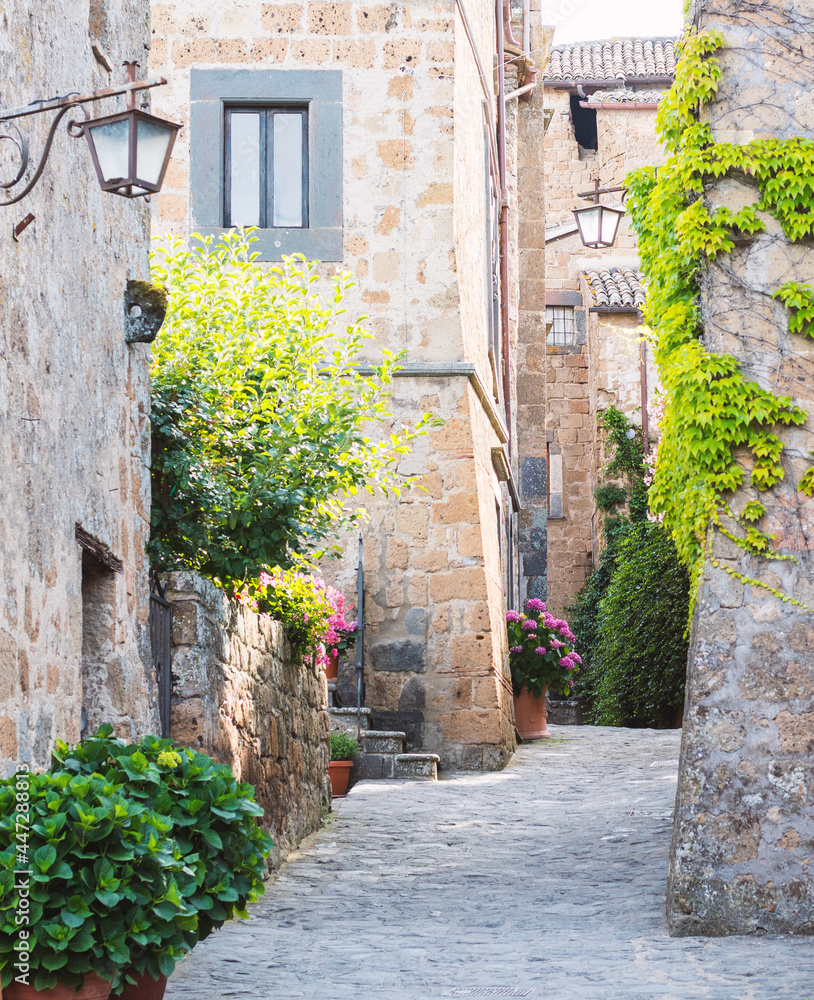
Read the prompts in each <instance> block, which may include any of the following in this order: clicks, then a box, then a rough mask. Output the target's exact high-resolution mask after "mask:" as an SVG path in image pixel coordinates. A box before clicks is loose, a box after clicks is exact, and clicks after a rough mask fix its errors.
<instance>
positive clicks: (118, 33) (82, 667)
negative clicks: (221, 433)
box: [0, 0, 154, 773]
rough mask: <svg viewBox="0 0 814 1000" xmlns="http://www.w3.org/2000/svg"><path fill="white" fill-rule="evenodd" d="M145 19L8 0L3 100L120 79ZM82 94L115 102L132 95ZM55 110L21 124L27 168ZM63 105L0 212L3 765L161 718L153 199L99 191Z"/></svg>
mask: <svg viewBox="0 0 814 1000" xmlns="http://www.w3.org/2000/svg"><path fill="white" fill-rule="evenodd" d="M147 19H148V4H147V2H146V0H94V2H92V3H91V4H90V5H89V4H88V3H87V2H85V3H68V4H66V3H55V2H47V3H43V4H38V5H37V6H36V10H35V11H34V10H33V8H32V5H31V3H29V2H27V0H9V2H7V3H4V5H3V39H4V42H3V44H2V45H1V46H0V72H1V73H2V79H3V94H2V97H3V105H4V107H6V108H9V107H14V106H19V105H24V104H26V103H28V102H30V101H34V100H41V99H43V98H48V97H51V96H52V95H54V94H66V93H70V92H79V93H83V92H88V91H92V90H95V89H102V88H105V87H108V86H111V85H113V84H119V83H123V82H124V70H123V69H122V62H123V61H124V60H125V59H128V60H132V59H136V60H139V61H140V62H141V63H142V65H143V64H144V63H145V62H146V59H145V55H146V48H147V45H148V44H149V38H148V32H147ZM94 43H95V44H96V45H97V49H98V50H99V51H101V49H103V50H104V51H105V52H106V53H107V56H106V57H105V58H107V59H108V60H109V66H108V67H105V65H103V63H102V62H101V61H100V58H99V57H97V56H95V55H94V51H93V49H92V45H93V44H94ZM100 46H101V49H99V47H100ZM110 66H112V67H113V69H112V71H110V68H109V67H110ZM142 72H143V70H142ZM145 100H146V101H149V97H148V96H146V97H145ZM85 107H86V108H87V109H88V110H89V111H90V112H91V114H92V115H94V114H95V115H96V116H101V115H105V114H112V113H113V112H115V111H117V110H122V109H123V108H124V99H123V98H117V99H108V100H105V101H102V102H98V103H97V104H95V105H93V104H90V105H85ZM74 117H76V118H78V119H80V120H81V117H82V115H81V112H77V113H76V114H75V116H74ZM51 118H52V116H51V115H50V114H48V113H46V114H42V115H39V116H35V117H33V118H28V119H20V120H18V122H17V124H18V125H19V126H20V128H21V129H22V130H23V132H24V134H26V135H27V136H28V138H29V140H30V145H31V158H32V164H33V166H32V168H30V169H29V176H30V175H31V173H33V168H34V166H36V164H37V162H38V161H39V158H40V154H41V152H42V148H43V143H44V140H45V135H46V130H47V128H48V126H49V125H50V122H51ZM69 119H70V115H69V116H68V117H67V118H66V119H64V120H63V123H62V124H61V125H60V127H59V130H58V132H57V134H56V138H55V141H54V146H53V148H52V151H51V155H50V159H49V161H48V164H47V166H46V168H45V172H44V173H43V175H42V178H41V180H40V182H39V184H38V185H37V186H36V187H35V189H34V190H33V191H32V193H31V194H30V195H28V196H26V197H25V198H24V199H23V200H22V201H21V202H20V203H19V204H16V205H14V206H12V207H6V208H0V212H2V218H3V228H2V233H3V235H2V237H1V238H0V310H2V312H1V313H0V315H1V316H2V321H1V322H0V565H2V568H3V572H2V575H1V576H0V773H5V772H6V770H7V769H11V768H13V767H14V766H15V765H19V764H22V765H25V766H27V767H32V768H41V767H44V766H46V765H47V764H48V762H49V759H50V750H51V746H52V744H53V741H54V739H55V738H57V737H60V738H62V739H64V740H69V741H72V740H76V739H78V738H79V736H80V734H81V733H82V732H83V731H84V732H88V731H90V730H92V729H93V728H94V727H95V726H96V725H98V724H99V723H101V722H112V723H113V724H114V726H115V728H116V731H117V733H118V734H119V735H121V736H123V737H125V738H128V739H130V738H134V737H136V736H138V735H139V734H140V733H143V732H144V731H146V730H148V729H151V728H153V725H154V714H153V710H152V707H151V706H152V705H153V704H154V702H153V678H152V674H151V670H150V666H149V664H150V656H149V636H148V629H147V620H148V613H149V599H148V579H147V565H146V562H145V558H144V545H145V542H146V540H147V537H148V533H149V524H150V486H149V479H148V475H147V472H148V469H149V462H150V431H149V426H150V425H149V411H150V400H149V385H148V363H149V351H150V348H149V346H148V345H147V344H144V343H126V342H125V300H124V296H125V290H126V287H127V283H128V281H129V280H139V279H146V278H147V277H148V274H149V271H148V263H147V250H148V246H149V220H148V215H147V212H148V208H147V205H146V203H145V202H144V200H142V199H138V200H134V201H130V200H127V199H124V198H121V197H117V196H115V195H112V194H105V193H103V192H102V191H101V190H100V188H99V185H98V182H97V180H96V175H95V172H94V170H93V166H92V163H91V158H90V155H89V151H88V147H87V143H86V141H85V140H84V139H74V138H71V137H70V136H69V135H68V134H67V132H66V129H65V124H66V123H67V121H68V120H69ZM2 146H3V150H2V167H3V169H2V174H3V180H10V179H11V177H12V176H13V175H14V173H16V169H17V161H14V160H13V156H12V153H11V151H12V144H11V143H10V142H5V143H2ZM3 196H4V197H5V193H4V195H3ZM29 213H33V215H34V216H35V221H34V222H33V223H32V224H31V225H30V226H29V227H28V228H27V229H26V230H25V231H24V232H23V233H22V234H21V235H20V238H19V241H15V240H13V239H12V236H11V228H12V225H13V224H15V223H18V222H20V221H21V220H22V219H23V218H25V217H26V215H28V214H29Z"/></svg>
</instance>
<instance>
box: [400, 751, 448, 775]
mask: <svg viewBox="0 0 814 1000" xmlns="http://www.w3.org/2000/svg"><path fill="white" fill-rule="evenodd" d="M440 761H441V758H440V757H439V756H438V754H437V753H397V754H396V755H395V757H394V758H393V777H394V778H413V779H418V780H423V781H436V780H437V778H438V764H439V763H440Z"/></svg>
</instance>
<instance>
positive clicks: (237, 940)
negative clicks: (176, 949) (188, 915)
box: [167, 727, 814, 1000]
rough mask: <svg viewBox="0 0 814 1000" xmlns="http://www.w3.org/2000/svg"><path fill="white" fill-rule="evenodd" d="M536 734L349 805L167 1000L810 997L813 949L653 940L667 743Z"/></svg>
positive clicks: (666, 810)
mask: <svg viewBox="0 0 814 1000" xmlns="http://www.w3.org/2000/svg"><path fill="white" fill-rule="evenodd" d="M552 732H553V733H554V734H555V739H552V740H550V741H548V742H545V743H536V744H531V745H525V746H523V747H521V748H520V750H519V751H518V753H517V754H516V755H515V757H514V759H513V761H512V763H511V765H510V766H509V767H508V768H507V769H506V770H505V771H502V772H497V773H493V774H477V775H476V774H455V775H452V776H450V777H448V778H445V779H443V780H441V781H439V782H437V783H434V782H415V783H413V782H408V781H402V782H382V781H379V782H376V781H371V782H365V783H362V784H360V785H357V786H356V787H355V788H354V789H353V790H352V792H351V793H350V795H349V796H348V798H347V799H345V800H344V801H342V802H340V803H338V807H337V809H336V813H335V815H334V818H333V821H332V823H331V824H330V826H329V827H327V828H326V829H325V830H324V831H323V832H322V833H320V834H318V835H317V836H316V837H315V838H313V839H312V841H311V842H309V843H308V844H306V845H305V847H304V849H303V850H302V851H300V852H299V853H298V854H297V855H295V856H294V857H293V858H292V860H291V862H290V863H289V864H288V865H287V866H286V867H285V868H284V869H283V871H282V872H281V873H280V875H279V877H278V878H277V879H276V880H275V881H274V882H273V883H272V884H270V885H269V886H268V889H267V893H266V896H265V898H264V899H263V900H262V901H261V902H260V903H259V904H258V905H257V906H256V907H254V909H253V912H252V917H251V920H250V921H249V922H248V923H245V922H243V921H236V922H235V923H233V924H232V925H231V926H227V927H226V928H225V929H224V930H222V931H221V932H220V933H218V934H216V935H214V936H213V937H212V938H210V939H209V940H207V941H206V942H204V943H203V944H202V945H201V946H200V947H199V948H198V949H197V950H196V951H195V953H194V955H193V956H192V957H191V958H190V959H189V960H187V961H186V962H185V963H184V964H183V965H182V967H181V968H179V969H178V971H177V972H176V974H175V976H174V977H173V978H172V980H171V982H170V986H169V988H168V990H167V1000H215V998H221V997H246V998H253V1000H255V998H256V1000H295V998H309V1000H310V998H320V1000H353V998H357V997H359V998H361V997H373V998H377V1000H379V998H381V1000H435V998H440V997H444V996H467V995H472V996H477V995H481V996H484V995H485V996H489V995H492V996H529V997H531V998H532V1000H537V998H539V1000H543V998H548V997H550V998H552V1000H554V998H556V1000H617V998H618V1000H653V998H664V1000H690V998H692V1000H699V998H712V1000H768V998H775V997H776V998H781V997H782V998H783V1000H808V998H809V997H814V941H812V940H811V939H809V938H776V937H775V938H768V937H764V938H723V939H701V938H680V939H676V938H669V937H668V936H667V932H666V923H665V917H664V896H665V877H666V867H667V854H668V847H669V838H670V820H671V816H672V811H673V800H674V796H675V788H676V774H677V758H678V752H679V736H680V734H679V733H678V732H656V731H652V730H624V729H604V728H592V727H581V728H555V727H552ZM488 987H491V988H492V989H491V990H487V989H484V988H488ZM500 988H502V989H500Z"/></svg>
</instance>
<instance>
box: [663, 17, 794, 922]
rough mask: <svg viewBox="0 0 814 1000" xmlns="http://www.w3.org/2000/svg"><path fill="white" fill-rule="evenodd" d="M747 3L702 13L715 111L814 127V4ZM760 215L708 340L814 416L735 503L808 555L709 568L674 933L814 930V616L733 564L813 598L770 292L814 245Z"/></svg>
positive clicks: (757, 131)
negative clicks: (771, 472) (759, 510)
mask: <svg viewBox="0 0 814 1000" xmlns="http://www.w3.org/2000/svg"><path fill="white" fill-rule="evenodd" d="M731 13H732V8H731V4H729V3H725V2H722V0H709V2H705V3H703V4H698V5H697V8H696V21H695V23H696V24H697V25H698V27H699V29H701V30H703V29H706V28H717V29H719V30H721V31H722V32H723V35H724V37H725V39H726V48H725V49H724V50H723V52H722V53H721V66H722V69H723V78H722V80H721V84H720V90H719V93H718V97H717V99H716V100H715V102H714V104H713V105H712V106H711V107H710V109H709V111H708V115H709V120H710V122H711V125H712V128H713V132H714V135H715V137H716V138H717V139H718V140H719V141H729V142H736V143H737V142H748V141H750V140H751V139H753V138H758V137H763V136H778V137H780V138H789V137H792V136H802V137H804V138H805V139H807V140H809V141H810V140H811V139H814V102H812V100H811V92H810V77H809V74H808V71H807V66H809V65H810V63H811V60H812V58H814V45H812V38H814V35H812V24H813V23H814V11H813V10H812V7H811V4H810V3H808V2H792V0H784V2H782V3H778V4H773V5H771V8H769V7H756V8H755V9H754V10H752V11H751V12H750V14H749V17H748V19H742V18H734V17H732V16H731ZM707 197H708V198H709V203H710V205H711V207H714V206H717V205H728V206H729V207H731V208H732V209H734V210H737V209H738V208H740V207H741V206H742V205H745V204H752V203H754V202H755V201H757V200H758V199H759V192H758V191H757V190H756V189H755V188H753V187H751V186H747V185H746V184H744V183H741V182H740V181H738V180H736V179H734V178H730V179H723V180H721V181H719V182H718V183H716V184H715V185H714V186H713V187H712V189H711V190H710V191H709V192H708V195H707ZM759 214H760V216H761V218H762V219H763V220H764V221H765V223H766V232H765V233H763V234H760V235H758V236H756V237H755V238H754V239H752V240H750V241H748V242H747V243H744V244H742V245H739V246H738V247H736V248H735V250H733V252H732V253H731V254H728V255H726V256H724V257H723V258H722V259H721V260H720V261H719V262H716V263H715V264H713V265H711V266H710V267H709V268H708V269H707V271H706V273H705V276H704V280H703V286H702V320H703V323H704V328H705V331H706V336H705V343H706V346H707V347H709V348H710V349H712V350H714V351H718V352H721V353H723V352H725V353H728V354H733V355H735V357H737V358H738V360H739V361H740V363H741V366H742V370H743V373H744V375H745V376H746V377H747V378H749V379H754V380H755V381H756V382H758V383H759V384H760V385H761V386H762V387H764V388H766V389H769V390H771V391H773V392H776V393H778V394H781V395H786V394H787V395H790V396H791V397H792V398H793V400H794V402H795V403H796V404H797V405H799V406H800V407H802V408H803V409H805V410H806V411H807V412H808V413H809V417H808V420H807V421H806V423H805V425H804V426H801V427H799V428H794V429H793V430H791V431H784V432H783V433H782V434H781V437H782V438H783V439H784V441H785V443H786V446H787V449H786V451H785V453H784V458H783V465H784V469H785V478H784V480H783V481H782V482H781V483H780V484H778V485H777V486H775V487H774V488H772V489H771V490H769V491H766V492H764V493H757V492H756V491H754V490H752V489H750V488H748V487H746V486H744V487H742V488H741V489H739V490H738V491H737V492H736V494H735V496H734V497H732V498H731V499H729V503H730V506H731V507H732V509H733V510H735V511H736V512H740V511H742V510H743V507H744V505H745V503H746V502H747V501H748V500H752V499H755V498H759V499H760V501H761V502H762V503H763V504H764V506H765V507H766V514H765V516H764V518H763V519H762V520H761V521H760V522H759V527H760V528H761V529H762V530H764V531H766V532H768V533H769V534H772V535H774V536H775V537H776V541H775V547H776V551H777V552H779V553H783V554H786V555H792V556H794V558H795V560H796V561H794V562H790V561H785V562H772V561H770V560H759V561H758V560H756V559H755V558H753V557H751V556H747V555H746V554H745V553H744V552H743V551H742V550H741V549H739V548H738V547H736V546H735V545H734V544H733V543H732V542H730V541H729V540H728V539H726V538H724V537H723V536H721V535H716V536H715V537H714V539H713V540H712V543H711V548H710V551H709V555H710V557H711V558H715V559H717V560H718V561H719V563H720V566H719V567H718V568H716V567H715V566H713V565H711V563H709V562H708V563H707V565H706V567H705V570H704V577H703V581H702V584H701V589H700V593H699V596H698V603H697V605H696V608H695V614H694V620H693V634H692V641H691V645H690V654H689V663H688V688H687V706H686V711H685V716H684V736H683V745H682V754H681V767H680V770H679V782H678V796H677V803H676V822H675V827H674V835H673V847H672V855H671V863H670V876H669V884H668V900H667V904H668V917H669V922H670V930H671V932H672V933H673V934H681V935H683V934H711V935H723V934H765V933H781V934H788V933H797V934H808V935H810V934H813V933H814V879H813V878H812V872H811V861H812V850H813V849H814V809H813V808H812V806H813V805H814V615H812V613H811V612H810V611H809V610H808V609H807V608H803V607H793V606H792V605H791V604H790V603H788V602H786V603H784V602H783V601H781V600H780V599H779V598H778V597H776V596H775V595H773V594H772V593H771V592H769V591H768V590H766V589H763V588H759V587H755V586H744V585H743V584H742V583H740V582H739V581H738V580H736V579H734V578H733V577H732V576H731V575H729V574H728V573H727V572H726V569H730V570H734V571H736V572H739V573H741V574H743V575H745V576H747V577H749V578H754V577H757V578H759V579H761V580H763V581H765V582H766V583H767V584H768V585H769V586H771V587H775V588H777V589H778V590H780V591H782V592H783V593H784V594H786V595H788V596H791V597H794V598H796V599H797V600H799V601H802V602H803V603H804V604H806V605H807V606H808V608H811V607H814V501H812V500H811V499H810V498H808V497H806V496H805V495H804V494H802V493H798V492H797V486H798V484H799V481H800V478H801V477H802V475H803V473H804V472H805V470H806V469H807V468H808V467H809V465H810V457H809V453H810V449H811V433H812V430H813V429H814V421H812V417H811V416H810V414H812V413H814V392H813V391H812V385H814V383H813V382H812V378H811V371H812V369H811V351H810V341H807V340H804V338H803V337H802V336H801V335H799V334H790V333H789V331H788V315H787V313H786V311H785V310H784V309H783V308H782V307H781V306H780V305H779V304H777V303H773V302H772V299H771V294H772V292H773V291H774V290H775V289H776V288H777V287H778V286H779V285H780V284H782V283H783V282H784V281H789V280H795V281H799V282H803V283H805V282H810V280H811V275H812V273H814V251H813V250H812V248H811V246H810V245H808V244H806V243H800V244H790V243H789V242H788V241H787V239H786V238H785V236H784V234H783V231H782V230H781V228H780V225H779V224H778V223H777V222H776V221H774V220H773V219H772V218H771V217H769V216H768V215H764V214H762V213H759ZM742 462H743V465H744V467H745V469H746V472H747V476H746V481H747V482H748V467H749V461H748V459H747V457H746V456H744V457H743V458H742ZM724 527H727V528H730V529H733V530H735V531H738V530H739V529H738V528H737V526H736V525H732V524H728V523H727V522H726V520H724Z"/></svg>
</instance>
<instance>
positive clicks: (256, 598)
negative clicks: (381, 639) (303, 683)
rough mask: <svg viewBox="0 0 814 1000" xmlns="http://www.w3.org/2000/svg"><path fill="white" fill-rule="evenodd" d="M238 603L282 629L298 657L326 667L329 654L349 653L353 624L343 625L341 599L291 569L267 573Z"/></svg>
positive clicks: (310, 577)
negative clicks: (309, 657) (267, 616)
mask: <svg viewBox="0 0 814 1000" xmlns="http://www.w3.org/2000/svg"><path fill="white" fill-rule="evenodd" d="M238 599H239V600H240V601H241V602H242V603H243V604H245V605H247V607H249V608H251V610H252V611H256V612H257V613H258V614H261V615H270V616H271V617H272V618H275V619H277V621H281V622H282V623H283V625H285V629H286V634H287V635H288V639H289V642H290V643H291V645H292V646H293V647H294V648H295V650H296V651H297V653H299V655H301V656H311V655H314V656H316V658H317V663H321V664H323V665H324V664H326V663H327V662H328V657H329V655H330V654H331V653H333V654H334V655H336V654H337V653H338V652H340V651H341V650H344V649H349V648H350V647H351V646H352V645H353V643H354V642H355V640H356V629H357V623H356V622H355V621H350V622H349V621H347V620H346V615H347V613H348V612H349V611H350V608H346V607H345V597H344V595H343V594H341V593H340V592H339V591H338V590H335V589H334V588H333V587H330V586H328V584H327V583H326V582H325V581H324V580H323V579H322V578H321V577H318V576H313V575H311V574H310V573H299V572H297V571H296V570H292V569H280V568H279V567H277V568H275V569H270V570H269V571H268V572H263V573H261V574H260V578H259V580H258V581H257V582H256V583H252V584H249V585H248V586H247V587H246V588H245V589H244V590H242V591H241V592H240V593H239V594H238Z"/></svg>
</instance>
